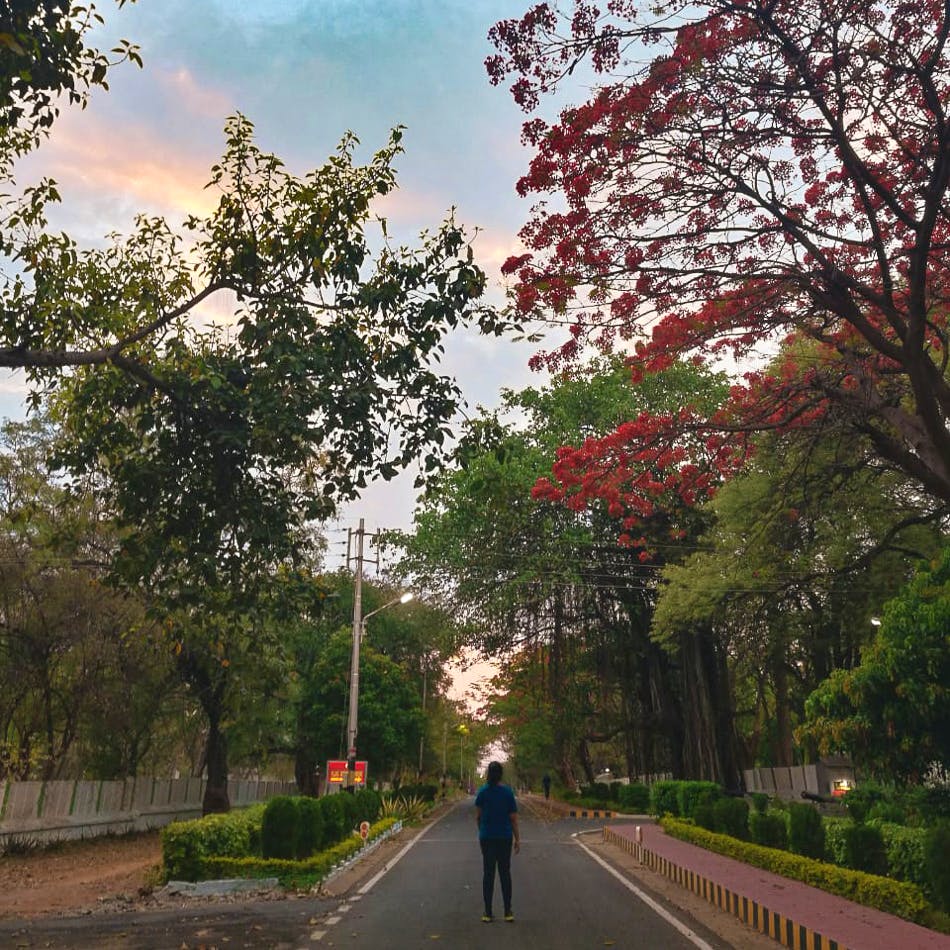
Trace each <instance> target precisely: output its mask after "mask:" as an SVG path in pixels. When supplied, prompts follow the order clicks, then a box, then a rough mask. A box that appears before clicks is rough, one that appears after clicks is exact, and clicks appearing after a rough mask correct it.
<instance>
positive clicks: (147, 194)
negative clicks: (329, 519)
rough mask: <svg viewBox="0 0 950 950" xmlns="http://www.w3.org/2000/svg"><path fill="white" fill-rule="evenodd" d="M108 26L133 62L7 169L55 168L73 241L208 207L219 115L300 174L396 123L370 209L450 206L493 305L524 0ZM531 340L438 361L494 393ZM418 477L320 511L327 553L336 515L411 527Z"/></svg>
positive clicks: (153, 17) (388, 0)
mask: <svg viewBox="0 0 950 950" xmlns="http://www.w3.org/2000/svg"><path fill="white" fill-rule="evenodd" d="M98 6H99V10H100V12H101V13H102V14H103V16H104V17H105V19H106V25H105V27H104V28H102V29H100V31H99V32H98V33H97V34H94V36H93V39H92V40H91V42H92V43H93V44H94V45H97V46H99V47H100V48H104V49H105V48H109V47H110V46H111V45H112V43H113V42H114V41H115V40H116V39H118V38H119V37H124V38H126V39H128V40H130V41H132V42H133V43H137V44H138V45H139V46H140V48H141V55H142V58H143V60H144V64H145V65H144V69H142V70H139V69H137V68H136V67H134V66H131V65H128V64H126V65H123V66H121V67H119V68H117V69H115V70H114V71H113V72H112V73H111V75H110V90H109V92H102V91H97V92H96V94H95V95H94V97H93V100H92V102H91V103H90V105H89V106H88V107H87V108H86V109H85V110H84V111H80V110H67V111H65V112H64V114H63V115H62V116H61V118H60V119H59V121H58V122H57V125H56V126H55V128H54V131H53V135H52V138H51V139H50V141H48V142H47V143H45V144H44V145H43V146H41V148H40V150H39V151H38V152H37V153H35V154H34V155H32V156H31V157H30V158H29V159H27V161H26V162H25V163H23V164H21V166H20V167H19V168H18V179H19V181H20V183H21V185H22V184H24V183H25V182H26V181H27V180H28V179H31V178H34V177H37V176H38V175H40V174H43V175H49V176H51V177H53V178H55V179H56V181H57V182H58V184H59V186H60V192H61V194H62V197H63V203H62V205H61V206H60V207H59V208H57V209H56V210H55V214H54V216H53V219H52V224H53V226H54V227H55V228H57V229H63V230H65V231H67V232H69V233H70V234H72V235H73V236H74V237H76V238H77V239H78V240H80V241H81V242H84V243H97V242H101V241H102V239H103V237H104V235H106V234H108V233H109V232H111V231H120V232H124V231H127V230H129V228H130V227H131V223H132V219H133V216H134V215H135V214H136V213H138V212H148V213H151V214H161V215H164V216H165V217H166V218H167V219H168V220H169V221H171V222H176V221H179V220H180V219H181V218H183V217H184V216H186V215H187V214H189V213H200V212H204V211H208V210H209V209H210V203H211V201H212V197H213V193H212V192H210V191H205V190H204V188H203V186H204V184H205V183H206V182H207V180H208V178H209V169H210V166H211V165H212V163H213V162H214V161H215V160H216V159H217V158H218V157H219V156H220V154H221V153H222V151H223V134H222V129H223V126H224V121H225V118H226V117H227V116H228V115H231V114H233V113H235V112H237V111H240V112H242V113H244V114H245V115H246V116H247V117H248V118H250V119H251V121H252V122H253V123H254V124H255V127H256V130H257V137H258V142H259V144H260V145H261V146H262V147H263V148H264V149H266V150H268V151H273V152H275V153H276V154H278V155H280V156H281V157H282V158H283V160H284V161H285V163H286V164H287V165H288V166H289V167H290V168H291V170H293V171H295V172H298V173H300V172H304V171H306V170H308V169H309V168H312V167H315V166H317V165H320V164H322V162H323V161H324V160H325V159H326V158H327V156H328V155H329V154H330V153H331V152H332V151H333V150H334V148H335V147H336V145H337V143H338V142H339V140H340V138H341V137H342V135H343V134H344V133H345V132H346V131H347V130H351V131H353V132H354V133H355V134H356V135H357V136H358V138H359V139H360V142H361V146H360V149H359V150H358V152H357V157H358V159H363V160H365V159H367V158H368V157H369V156H370V155H371V154H372V152H373V151H375V150H376V149H377V148H379V147H381V146H382V145H384V144H385V142H386V141H387V138H388V134H389V130H390V129H391V128H393V127H394V126H396V125H404V126H406V131H405V135H404V139H403V144H404V146H405V154H404V155H402V156H401V157H400V158H399V159H398V160H397V171H398V174H399V184H400V187H399V190H398V191H397V192H396V193H395V194H394V195H393V196H391V197H389V198H387V199H385V200H384V201H383V202H381V203H380V205H379V207H378V208H377V209H376V210H377V211H378V213H381V214H383V215H385V216H386V218H387V220H388V224H389V231H390V233H391V234H392V235H393V237H394V238H395V240H396V243H400V242H403V241H405V242H413V241H414V239H415V238H416V236H417V235H418V232H419V231H420V230H421V229H423V228H425V227H429V228H433V227H435V226H437V225H438V224H439V223H440V222H441V221H442V220H443V218H444V217H445V215H446V214H447V213H448V211H449V209H451V208H453V207H454V208H455V209H456V210H455V215H456V220H457V221H459V222H460V223H462V224H464V225H465V226H466V227H467V228H468V229H469V230H470V231H474V230H475V229H477V230H478V235H477V237H476V239H475V253H476V258H477V260H478V262H479V264H480V265H481V266H482V267H483V268H484V269H485V271H486V273H487V274H488V276H489V282H490V285H491V290H490V294H491V297H490V299H492V300H493V301H495V302H497V303H499V304H501V303H502V302H503V300H504V295H503V289H502V283H501V277H500V274H499V267H500V265H501V263H502V262H503V261H504V260H505V258H506V257H508V256H509V255H510V254H512V253H518V252H519V250H520V248H521V245H520V244H519V242H518V239H517V231H518V229H519V227H520V226H521V224H522V223H523V222H524V220H525V219H526V217H527V214H528V210H529V208H528V203H527V202H526V201H524V200H522V199H520V198H518V197H517V195H516V194H515V188H514V186H515V182H516V181H517V179H518V177H519V176H520V175H521V174H523V172H524V171H525V169H526V166H527V161H528V157H529V156H528V153H527V152H526V150H525V149H524V148H523V147H522V145H521V143H520V127H521V122H522V120H523V115H522V114H521V112H520V111H519V110H518V109H517V107H516V106H515V105H514V103H513V102H512V100H511V98H510V96H509V94H508V93H507V91H506V90H505V89H503V88H500V87H492V86H491V85H490V84H489V82H488V79H487V76H486V74H485V69H484V65H483V64H484V59H485V57H486V55H488V54H489V53H490V52H491V51H492V47H491V46H490V44H489V42H488V40H487V33H488V30H489V28H490V27H491V25H492V24H493V23H494V22H496V21H497V20H499V19H501V18H504V17H511V16H518V15H521V14H522V13H524V11H525V9H526V7H527V3H526V0H477V2H471V0H468V2H466V0H241V2H236V0H138V2H136V3H134V4H132V5H127V6H126V7H124V8H123V9H121V10H118V9H116V8H114V7H113V5H112V4H111V3H110V2H109V0H100V2H99V4H98ZM532 351H533V347H530V346H529V345H527V344H517V343H513V342H510V341H500V340H498V339H497V338H482V337H480V336H479V335H478V334H477V333H475V332H461V333H458V334H456V335H455V336H454V337H453V338H452V339H451V341H450V343H449V346H448V348H447V353H446V356H445V358H444V361H443V363H442V369H443V370H444V371H445V372H447V373H448V374H450V375H452V376H454V377H456V378H457V379H458V381H459V383H460V384H461V387H462V390H463V392H464V394H465V397H466V400H467V402H468V403H469V405H470V406H472V407H474V406H476V405H486V406H492V405H495V404H496V403H497V399H498V394H499V391H500V389H501V387H502V386H510V387H513V388H520V387H523V386H525V385H529V384H537V383H538V382H539V380H538V379H537V377H535V376H534V375H533V374H531V373H530V372H529V371H528V369H527V361H528V358H529V356H530V355H531V352H532ZM22 400H23V386H22V380H21V378H20V377H17V376H15V375H8V376H6V377H3V378H0V415H3V416H10V417H17V416H20V415H22V414H23V411H24V410H23V404H22ZM413 500H414V491H413V488H412V476H411V475H406V476H403V477H401V478H399V479H398V480H397V481H395V482H392V483H388V484H380V485H374V486H371V487H370V489H369V490H367V492H366V493H365V494H364V496H363V497H362V498H361V500H360V501H359V502H358V503H355V504H351V505H349V506H347V508H346V509H345V510H344V511H343V512H341V517H340V520H339V521H338V523H337V524H335V525H331V526H329V527H330V534H329V539H330V542H331V549H330V550H331V559H336V558H338V557H340V556H342V555H343V550H344V549H343V542H344V541H345V537H346V529H347V528H350V527H355V526H356V525H357V524H358V521H359V518H361V517H362V518H365V521H366V526H367V529H369V530H375V529H377V528H408V527H409V526H410V524H411V513H412V508H413Z"/></svg>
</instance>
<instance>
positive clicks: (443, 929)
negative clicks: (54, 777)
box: [0, 803, 726, 950]
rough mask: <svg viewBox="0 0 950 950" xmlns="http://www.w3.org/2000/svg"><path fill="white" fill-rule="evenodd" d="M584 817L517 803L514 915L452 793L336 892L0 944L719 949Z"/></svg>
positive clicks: (12, 928)
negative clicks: (490, 887)
mask: <svg viewBox="0 0 950 950" xmlns="http://www.w3.org/2000/svg"><path fill="white" fill-rule="evenodd" d="M595 827H596V823H595V822H582V821H580V822H578V821H573V822H572V821H559V822H546V821H543V820H539V819H536V818H534V817H532V816H531V815H530V814H528V813H527V812H524V813H523V814H522V848H521V853H520V854H518V855H515V856H513V859H512V876H513V878H514V912H515V917H516V919H515V922H514V923H506V922H505V921H504V920H502V919H501V918H500V912H501V894H500V890H499V889H498V888H497V887H496V895H495V900H496V914H499V917H497V918H496V920H495V921H494V922H492V923H490V924H486V923H482V921H481V913H482V900H481V855H480V852H479V850H478V845H477V841H476V837H475V823H474V814H473V811H472V809H471V807H470V805H469V804H468V803H464V804H459V805H456V806H455V807H454V808H452V809H451V810H450V811H448V812H447V813H446V814H445V815H444V816H443V817H442V818H441V819H439V820H438V821H436V822H435V823H433V824H432V825H430V826H429V827H428V828H426V829H425V831H424V832H423V833H422V834H421V835H418V834H417V835H415V836H413V837H408V836H407V843H406V845H405V847H403V848H402V849H401V850H400V851H398V852H396V853H395V854H394V856H393V858H391V859H390V861H389V863H388V865H387V866H385V867H384V868H383V869H382V870H380V871H379V872H378V873H377V874H375V875H374V876H373V877H371V878H369V879H368V880H366V881H364V882H362V883H361V884H360V885H359V886H357V887H354V888H353V889H351V890H350V891H349V892H348V893H347V894H346V895H344V896H342V897H338V898H333V899H330V898H321V899H302V900H287V901H270V902H267V901H257V902H250V903H239V904H225V905H218V906H212V907H201V908H197V907H196V908H194V909H193V910H190V909H189V910H186V911H184V912H182V911H177V912H169V911H147V912H146V911H143V912H138V913H130V914H121V915H114V916H110V917H99V916H92V917H89V916H87V917H83V918H74V919H72V920H69V919H59V920H49V919H46V920H39V921H36V922H33V923H32V924H30V925H29V926H28V927H26V926H23V925H20V926H19V927H17V926H16V925H11V924H6V925H4V926H3V927H2V928H0V946H4V947H6V946H10V947H23V948H28V947H49V948H67V947H68V948H72V950H81V948H86V947H97V948H112V947H123V948H143V950H144V948H149V950H151V948H166V947H167V948H189V950H191V948H198V947H204V948H206V950H210V948H219V950H220V948H224V947H228V948H231V947H263V948H280V950H284V948H287V950H295V948H304V947H307V948H321V947H341V946H346V947H347V948H373V950H389V948H392V950H403V948H406V950H411V948H418V947H426V948H432V947H433V946H444V947H446V948H452V950H467V948H479V950H481V948H484V947H486V946H491V947H493V948H498V950H506V948H518V950H532V948H538V950H541V948H543V950H572V948H578V950H580V948H593V947H617V948H622V947H637V948H650V950H697V948H699V950H723V948H724V947H725V946H726V945H725V944H723V942H722V941H721V940H720V939H719V938H716V937H715V936H713V935H712V934H710V933H709V932H708V931H705V930H703V929H702V928H701V927H700V925H699V924H697V923H696V922H695V921H686V922H677V921H676V920H675V919H674V920H673V921H672V922H671V920H668V919H664V917H663V916H662V914H666V913H667V912H666V911H664V910H663V908H662V907H660V908H659V913H658V912H657V911H656V910H654V909H653V908H652V907H651V906H649V903H645V902H644V900H642V899H641V896H643V897H646V899H647V901H649V900H650V899H649V897H648V896H647V895H643V892H642V891H640V892H639V895H638V893H636V892H635V891H634V890H632V889H631V888H632V887H633V888H636V887H637V886H636V885H628V884H625V883H624V882H623V881H622V880H618V878H617V876H616V874H615V873H611V872H610V870H609V869H608V868H606V867H605V866H604V865H603V862H602V860H601V859H599V858H598V857H597V856H596V855H595V854H593V852H591V851H590V850H589V849H588V848H586V847H585V846H584V845H583V835H579V836H578V835H576V832H578V831H584V830H589V829H593V828H595Z"/></svg>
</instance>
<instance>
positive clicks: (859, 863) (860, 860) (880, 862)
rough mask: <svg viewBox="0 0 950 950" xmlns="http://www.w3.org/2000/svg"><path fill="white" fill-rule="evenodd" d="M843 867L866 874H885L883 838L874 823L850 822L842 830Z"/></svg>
mask: <svg viewBox="0 0 950 950" xmlns="http://www.w3.org/2000/svg"><path fill="white" fill-rule="evenodd" d="M844 863H845V867H849V868H852V869H853V870H855V871H867V873H868V874H880V875H882V876H883V875H886V874H887V855H886V854H885V853H884V838H883V837H882V836H881V829H880V828H878V827H876V826H875V825H866V824H852V825H851V826H850V827H847V828H845V832H844Z"/></svg>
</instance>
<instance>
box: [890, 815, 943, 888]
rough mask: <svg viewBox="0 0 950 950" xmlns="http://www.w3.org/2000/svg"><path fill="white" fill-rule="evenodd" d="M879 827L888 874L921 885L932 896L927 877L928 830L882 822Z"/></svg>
mask: <svg viewBox="0 0 950 950" xmlns="http://www.w3.org/2000/svg"><path fill="white" fill-rule="evenodd" d="M878 827H879V828H880V829H881V836H882V837H883V838H884V850H885V851H886V853H887V868H888V872H887V873H888V874H890V876H891V877H896V878H897V879H898V880H899V881H909V882H910V883H912V884H919V885H920V886H921V887H922V888H923V889H924V892H925V893H927V894H928V895H931V889H930V881H929V879H928V877H927V860H926V844H927V829H925V828H905V827H904V826H903V825H894V824H889V823H887V822H880V823H879V824H878ZM931 896H932V895H931Z"/></svg>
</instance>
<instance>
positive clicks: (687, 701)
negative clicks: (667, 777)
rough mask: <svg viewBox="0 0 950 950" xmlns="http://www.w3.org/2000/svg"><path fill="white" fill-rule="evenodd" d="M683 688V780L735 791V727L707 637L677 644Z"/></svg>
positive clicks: (721, 665) (703, 633)
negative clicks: (703, 780)
mask: <svg viewBox="0 0 950 950" xmlns="http://www.w3.org/2000/svg"><path fill="white" fill-rule="evenodd" d="M680 659H681V669H682V682H683V714H684V715H683V723H684V727H685V735H684V743H683V750H684V755H683V759H684V761H683V765H684V771H685V776H686V777H687V778H695V779H706V780H708V781H713V782H719V783H720V784H722V785H724V786H726V787H727V788H737V787H738V786H739V768H738V759H737V756H736V737H735V721H734V716H733V711H732V700H731V695H730V690H729V682H728V671H727V667H726V661H725V655H724V654H723V653H722V651H721V650H719V649H718V645H717V644H716V643H715V640H714V638H713V636H712V634H711V632H710V631H707V630H700V631H697V632H694V633H685V634H683V635H682V636H681V638H680Z"/></svg>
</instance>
